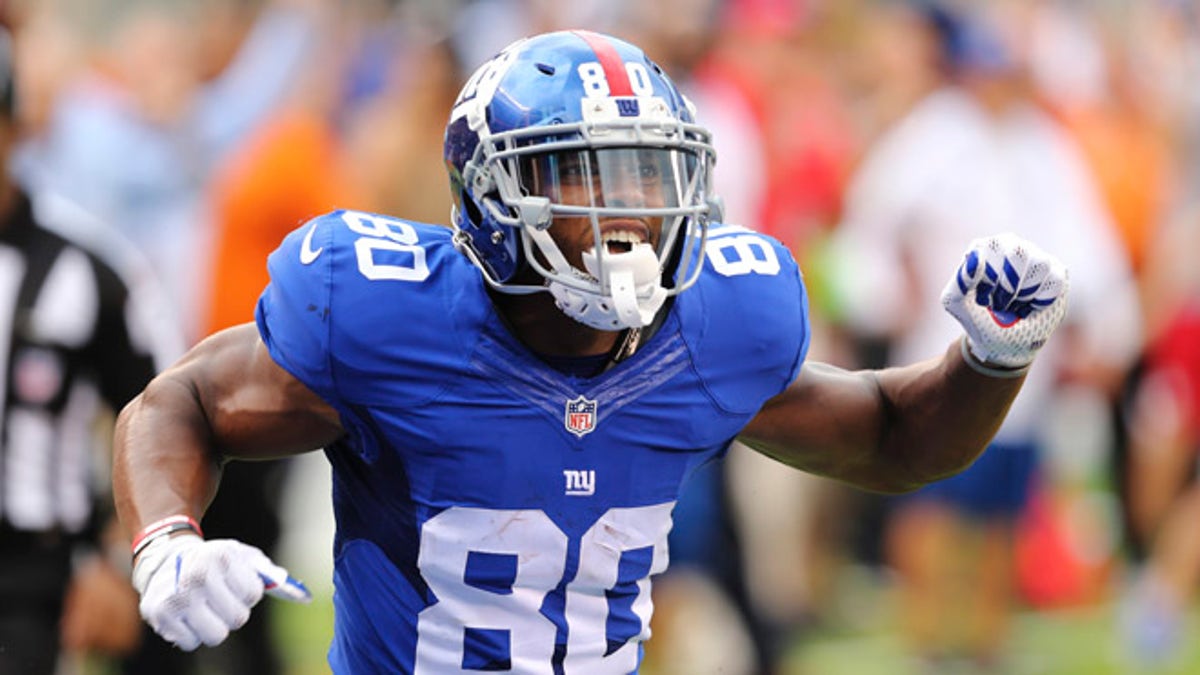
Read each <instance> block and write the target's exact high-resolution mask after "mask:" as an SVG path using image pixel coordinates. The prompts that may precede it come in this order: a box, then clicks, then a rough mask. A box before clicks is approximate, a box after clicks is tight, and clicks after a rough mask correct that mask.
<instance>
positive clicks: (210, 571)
mask: <svg viewBox="0 0 1200 675" xmlns="http://www.w3.org/2000/svg"><path fill="white" fill-rule="evenodd" d="M260 570H261V571H263V573H267V574H269V575H270V576H271V577H272V578H280V579H282V578H286V577H287V571H286V570H284V569H283V568H281V567H279V566H278V565H276V564H275V563H273V562H271V560H270V559H269V558H268V557H267V556H266V554H264V553H263V552H262V551H260V550H259V549H257V548H255V547H253V546H249V545H247V544H243V543H241V542H239V541H234V540H232V539H216V540H213V541H205V540H204V539H201V538H200V537H198V536H196V535H194V534H185V535H175V536H171V537H161V538H159V539H156V540H155V541H153V542H151V543H150V545H149V546H147V547H146V548H145V550H143V551H142V552H141V553H140V554H139V555H138V559H137V564H136V565H134V568H133V586H134V588H136V589H137V591H138V593H140V594H141V596H142V600H141V603H140V604H139V605H138V610H139V611H140V612H141V614H142V618H144V619H145V620H146V623H148V624H150V627H151V628H153V629H154V631H155V632H156V633H158V634H159V635H161V636H162V638H163V639H164V640H167V641H168V642H172V643H174V644H175V645H176V646H178V647H179V648H180V649H183V650H185V651H192V650H193V649H196V648H197V647H199V646H200V645H201V644H206V645H209V646H210V647H211V646H214V645H217V644H220V643H221V642H222V641H223V640H224V639H225V638H226V637H228V636H229V632H230V631H231V630H235V629H237V628H240V627H242V625H244V624H245V623H246V621H247V620H249V618H250V609H251V608H252V607H254V605H256V604H258V601H259V600H261V599H262V596H263V592H264V588H265V583H264V580H263V576H262V575H261V574H260Z"/></svg>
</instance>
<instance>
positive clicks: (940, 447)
mask: <svg viewBox="0 0 1200 675" xmlns="http://www.w3.org/2000/svg"><path fill="white" fill-rule="evenodd" d="M1021 381H1022V378H1011V379H1005V378H993V377H988V376H986V375H982V374H980V373H978V372H976V371H975V370H973V369H971V367H970V366H968V365H967V364H966V363H965V362H964V361H963V356H962V354H961V353H960V348H959V346H958V343H957V342H956V343H955V344H954V345H953V346H952V347H951V348H950V349H949V350H948V351H947V352H946V354H945V355H944V356H943V357H942V358H935V359H930V360H928V361H923V362H921V363H918V364H914V365H911V366H906V367H903V368H890V369H887V370H883V371H857V372H850V371H846V370H842V369H840V368H835V367H833V366H828V365H826V364H821V363H811V364H806V365H805V366H804V369H803V371H802V372H801V375H800V377H799V378H797V380H796V382H795V383H793V384H792V386H791V387H789V388H788V390H787V391H785V392H784V393H783V394H781V395H779V396H777V397H776V398H774V399H772V400H771V401H769V402H768V403H767V405H765V406H764V407H763V409H762V410H761V411H759V414H758V415H757V416H756V417H755V418H754V420H752V421H751V423H750V424H749V425H747V426H746V428H745V430H744V431H743V433H742V434H741V436H740V437H739V438H740V440H742V441H743V442H745V443H746V444H747V445H749V446H751V447H753V448H754V449H756V450H758V451H759V452H762V453H764V454H766V455H769V456H771V457H774V458H775V459H777V460H779V461H781V462H783V463H784V464H787V465H789V466H793V467H796V468H798V469H801V470H803V471H808V472H811V473H815V474H818V475H822V476H827V477H829V478H833V479H836V480H839V481H843V482H846V483H849V484H851V485H855V486H857V487H860V488H863V489H867V490H873V491H877V492H906V491H909V490H913V489H915V488H917V487H920V486H921V485H924V484H925V483H928V482H930V481H932V480H936V479H938V478H942V477H945V476H948V475H950V474H953V473H955V472H957V471H960V470H962V469H963V468H965V467H966V466H967V465H969V464H970V463H971V462H972V461H973V460H974V459H975V457H977V456H978V455H979V453H980V452H981V451H982V450H983V448H984V447H985V446H986V445H987V443H988V441H989V440H990V439H991V438H992V436H993V435H994V434H995V432H996V430H997V429H998V428H999V426H1000V422H1001V421H1002V420H1003V418H1004V415H1005V414H1006V412H1007V411H1008V407H1009V405H1010V404H1011V403H1012V400H1013V398H1014V397H1015V396H1016V393H1017V391H1018V390H1019V389H1020V385H1021Z"/></svg>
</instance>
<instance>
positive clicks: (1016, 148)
mask: <svg viewBox="0 0 1200 675" xmlns="http://www.w3.org/2000/svg"><path fill="white" fill-rule="evenodd" d="M981 12H982V10H981V11H974V12H961V13H960V12H958V11H951V10H950V9H949V8H947V7H943V6H941V5H939V4H936V3H888V4H887V5H885V6H884V8H882V9H880V11H879V12H877V13H875V14H873V15H872V16H871V17H870V19H869V30H870V31H871V33H869V35H868V36H867V37H865V38H864V40H865V41H866V42H867V43H868V44H872V45H874V46H875V48H876V49H878V54H877V57H878V60H871V61H870V62H869V63H867V64H865V69H864V70H865V72H868V73H873V74H875V75H876V76H877V77H878V79H877V80H874V81H873V83H874V85H875V86H876V87H878V90H877V93H876V96H877V97H879V100H880V101H881V104H882V107H881V108H880V109H881V110H882V111H884V116H883V119H885V120H893V121H892V122H891V123H890V124H889V125H888V126H887V130H886V131H885V132H884V134H883V135H882V136H880V137H878V138H877V140H876V141H875V142H874V144H873V147H872V149H871V150H870V151H869V153H868V155H867V156H866V157H865V158H864V161H863V162H862V164H861V165H860V167H859V169H858V171H857V174H856V176H855V177H854V179H853V180H852V182H851V184H850V188H849V190H848V193H847V202H846V208H845V213H844V219H843V222H842V224H841V225H840V226H839V229H838V230H837V232H836V234H835V237H836V250H837V251H838V253H840V254H841V255H842V256H844V257H843V259H842V262H843V263H844V264H845V265H846V266H847V269H848V270H853V272H852V273H847V274H846V275H845V279H846V283H844V284H843V285H842V287H841V288H842V291H843V293H844V295H843V296H842V297H843V298H844V299H845V301H846V307H845V310H846V311H845V317H846V320H847V322H848V326H849V327H850V328H851V329H852V330H853V331H854V332H855V333H856V334H857V335H859V336H861V337H865V338H868V339H873V340H882V341H884V343H885V344H886V345H887V360H888V361H889V362H892V363H903V362H910V361H912V360H914V359H916V358H920V357H921V356H927V355H929V354H933V353H936V350H937V349H938V345H942V344H945V342H946V341H947V340H949V339H950V338H951V329H952V327H953V324H952V322H950V321H947V320H946V319H945V317H944V316H942V315H941V314H942V310H941V307H940V306H938V304H937V303H936V302H933V301H929V302H927V303H926V305H925V309H924V310H923V311H916V312H914V311H912V305H911V302H910V301H907V300H906V298H913V297H917V298H935V297H937V296H938V294H939V293H940V290H941V288H942V285H943V284H944V283H945V279H944V278H943V273H942V270H944V269H946V268H947V267H948V266H952V265H953V263H954V261H955V260H956V259H957V258H958V257H959V256H960V255H961V252H962V249H963V248H964V247H965V246H966V244H967V242H969V241H970V240H971V239H973V238H975V237H977V236H982V235H983V234H985V233H986V232H990V231H1004V230H1009V231H1013V232H1017V233H1018V234H1024V235H1026V236H1029V237H1031V238H1032V239H1034V240H1036V241H1037V242H1039V244H1040V245H1043V246H1045V247H1047V248H1050V249H1053V250H1061V251H1063V258H1064V261H1065V262H1066V264H1067V266H1068V268H1069V269H1070V271H1071V283H1072V307H1071V312H1070V314H1069V315H1068V318H1067V321H1068V322H1069V323H1070V324H1072V325H1073V326H1075V328H1074V329H1072V330H1070V331H1068V333H1069V334H1070V335H1072V336H1073V340H1064V344H1070V346H1069V348H1068V349H1056V350H1055V351H1053V352H1052V353H1050V354H1047V357H1046V358H1045V359H1043V360H1042V361H1040V362H1039V365H1038V367H1036V368H1034V369H1033V371H1032V372H1031V374H1030V376H1029V378H1028V380H1027V382H1026V385H1025V388H1024V389H1023V391H1022V393H1021V395H1020V396H1019V397H1018V399H1017V402H1016V403H1015V404H1014V406H1013V409H1012V411H1011V412H1010V414H1009V416H1008V418H1007V420H1006V422H1005V424H1004V426H1003V427H1002V428H1001V430H1000V432H999V434H998V435H997V437H996V439H995V440H994V442H993V443H992V445H991V447H989V449H988V450H987V452H985V453H984V455H983V456H982V457H981V458H980V459H979V460H978V461H977V462H976V463H975V465H973V466H972V467H971V468H970V469H968V470H967V471H966V472H964V473H963V474H961V475H959V476H956V477H954V478H952V479H948V480H945V481H942V482H939V483H936V484H933V485H931V486H928V487H926V488H925V489H923V490H920V491H918V492H917V493H915V494H913V495H911V496H907V497H904V498H901V499H899V500H897V501H895V502H894V504H893V505H892V506H893V510H892V513H891V516H890V520H889V530H888V542H887V550H888V555H889V558H890V560H891V561H892V562H893V564H894V565H895V566H896V568H897V571H898V572H899V573H900V579H899V581H900V593H901V596H900V611H901V615H900V620H901V623H902V629H903V630H904V632H905V634H906V637H907V640H908V642H909V643H910V645H911V647H912V648H913V649H914V650H915V653H916V655H917V657H918V658H919V659H920V662H921V663H922V664H924V665H922V666H921V668H931V669H936V668H938V667H941V666H942V665H944V663H945V662H946V661H947V660H953V659H957V658H959V657H963V658H966V659H967V660H968V661H969V662H971V663H974V664H975V665H976V666H979V667H984V668H994V667H998V666H999V664H1000V663H1001V662H1002V661H1003V659H1004V656H1005V653H1004V645H1005V639H1006V634H1007V630H1006V629H1007V624H1008V619H1009V613H1010V611H1011V609H1012V604H1013V603H1014V601H1015V600H1016V596H1015V589H1014V587H1013V576H1014V566H1013V565H1014V537H1015V536H1016V527H1017V525H1018V522H1019V518H1020V517H1021V516H1022V514H1023V511H1024V509H1025V507H1026V505H1027V504H1028V503H1029V499H1030V497H1031V495H1032V494H1033V491H1034V488H1035V477H1036V475H1037V470H1036V467H1037V464H1038V453H1039V434H1040V427H1039V411H1044V410H1046V409H1047V406H1048V401H1049V400H1050V399H1049V398H1048V397H1049V396H1050V395H1051V393H1052V392H1053V386H1054V385H1053V382H1054V379H1055V378H1056V377H1058V376H1059V375H1060V373H1059V372H1056V370H1058V371H1061V370H1062V369H1069V370H1071V371H1072V372H1076V373H1086V374H1088V375H1089V376H1090V375H1091V373H1092V372H1093V369H1094V368H1095V364H1097V363H1100V362H1103V363H1106V364H1107V365H1108V366H1109V367H1111V368H1112V369H1114V370H1115V371H1116V372H1118V373H1119V372H1120V371H1121V368H1122V367H1124V365H1125V364H1127V363H1128V362H1129V360H1130V359H1131V358H1132V355H1133V354H1134V353H1135V350H1136V348H1137V338H1138V336H1137V334H1136V311H1137V304H1136V298H1135V296H1134V295H1133V293H1132V288H1131V285H1130V277H1129V272H1128V266H1127V263H1126V260H1125V258H1124V257H1123V256H1122V255H1121V252H1120V248H1119V247H1118V245H1117V243H1116V242H1115V240H1114V236H1113V231H1112V226H1111V224H1110V222H1109V217H1108V214H1107V213H1106V211H1105V210H1104V208H1103V205H1102V204H1101V202H1100V201H1099V198H1098V196H1097V194H1096V190H1095V187H1094V185H1093V184H1092V183H1091V182H1090V181H1091V178H1090V176H1089V174H1088V173H1087V169H1086V166H1085V165H1084V164H1083V162H1082V159H1081V158H1080V156H1079V153H1078V150H1077V149H1076V148H1075V147H1074V146H1073V145H1072V144H1071V143H1070V141H1069V139H1068V137H1067V136H1066V135H1065V133H1064V132H1063V131H1062V130H1061V129H1060V128H1059V127H1057V125H1056V124H1054V122H1053V121H1052V120H1051V119H1050V118H1049V117H1048V116H1047V115H1046V114H1045V113H1043V112H1042V111H1041V110H1039V109H1038V108H1037V107H1036V106H1035V105H1033V104H1032V102H1031V100H1030V97H1029V95H1028V89H1027V83H1026V80H1025V70H1024V68H1023V65H1022V59H1023V54H1022V53H1021V52H1019V51H1018V50H1017V49H1016V44H1017V43H1015V42H1014V41H1013V39H1012V35H1010V34H1008V33H1006V32H1005V31H1007V30H1011V29H1012V28H1013V26H1012V25H1010V24H1008V23H1007V22H1001V21H1000V20H998V19H997V18H995V17H992V16H990V15H989V16H984V14H982V13H981ZM1004 18H1006V19H1007V18H1011V17H1007V16H1006V17H1004ZM877 31H882V32H881V33H880V32H877ZM1114 316H1119V317H1121V318H1120V319H1114V318H1113V317H1114ZM1102 317H1103V318H1102ZM1114 326H1130V327H1131V330H1130V331H1121V330H1114ZM1067 355H1070V357H1071V359H1070V362H1068V361H1067V360H1065V359H1064V357H1065V356H1067Z"/></svg>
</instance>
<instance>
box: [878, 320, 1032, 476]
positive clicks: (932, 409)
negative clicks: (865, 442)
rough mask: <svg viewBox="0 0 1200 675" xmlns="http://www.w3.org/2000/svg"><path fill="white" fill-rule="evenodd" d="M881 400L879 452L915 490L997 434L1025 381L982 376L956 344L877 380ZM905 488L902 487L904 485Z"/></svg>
mask: <svg viewBox="0 0 1200 675" xmlns="http://www.w3.org/2000/svg"><path fill="white" fill-rule="evenodd" d="M876 377H877V381H878V383H879V389H880V392H881V397H882V405H881V414H882V416H883V417H882V424H881V427H880V429H881V435H880V443H879V449H878V452H879V453H880V454H881V455H882V456H883V457H885V458H887V461H886V462H884V463H883V464H884V465H885V466H888V465H890V466H893V467H894V469H895V470H896V476H897V478H898V482H899V483H901V485H899V486H898V487H900V488H901V489H914V488H917V487H920V486H921V485H924V484H926V483H929V482H932V481H934V480H938V479H941V478H946V477H948V476H951V475H953V474H955V473H958V472H959V471H962V470H963V469H965V468H966V467H967V466H969V465H970V464H971V462H973V461H974V460H975V459H976V458H977V457H978V456H979V454H980V453H981V452H983V450H984V448H985V447H987V444H988V443H989V442H990V441H991V440H992V438H993V437H994V436H995V434H996V431H998V430H999V428H1000V424H1001V423H1002V422H1003V421H1004V417H1005V416H1006V415H1007V414H1008V409H1009V407H1010V406H1011V405H1012V402H1013V399H1014V398H1016V395H1017V393H1018V392H1019V391H1020V389H1021V385H1022V384H1023V383H1024V380H1025V378H1024V376H1023V375H1021V376H1017V377H995V376H989V375H985V374H982V373H980V372H978V371H977V370H975V369H973V368H971V367H970V366H969V365H968V364H967V363H966V361H965V359H964V356H963V354H962V350H961V348H960V346H959V343H958V341H955V342H954V344H952V345H951V346H950V348H949V349H947V351H946V353H945V355H944V356H943V357H942V358H941V359H940V360H936V361H934V362H932V363H931V364H930V363H927V364H918V365H916V366H910V367H908V368H898V369H889V370H884V371H880V372H879V373H877V374H876ZM905 483H906V485H905Z"/></svg>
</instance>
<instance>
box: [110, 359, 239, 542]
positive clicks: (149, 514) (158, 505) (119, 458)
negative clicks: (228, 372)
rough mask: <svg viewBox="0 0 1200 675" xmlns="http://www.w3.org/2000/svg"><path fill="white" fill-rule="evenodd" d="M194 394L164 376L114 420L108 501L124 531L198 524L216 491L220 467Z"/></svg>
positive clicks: (155, 381)
mask: <svg viewBox="0 0 1200 675" xmlns="http://www.w3.org/2000/svg"><path fill="white" fill-rule="evenodd" d="M209 447H210V442H209V432H208V427H207V424H206V423H205V419H204V415H203V411H202V409H201V408H200V406H199V403H198V402H197V400H196V397H195V395H194V394H193V392H192V391H191V390H190V388H189V387H187V386H186V385H185V384H183V383H181V382H179V381H177V380H175V379H172V378H171V377H170V376H169V375H167V376H161V377H159V378H158V379H156V380H154V381H153V382H152V383H151V384H150V385H149V386H148V387H147V388H146V390H145V391H144V392H142V394H141V395H140V396H138V397H137V398H135V399H134V400H133V401H131V402H130V403H129V405H127V406H126V407H125V408H124V410H122V411H121V414H120V415H119V416H118V418H117V424H116V429H115V434H114V440H113V496H114V499H115V501H116V507H117V515H118V516H119V517H120V519H121V522H122V524H123V525H124V526H125V528H126V529H127V531H129V532H137V531H139V530H141V529H142V528H143V527H145V526H146V525H147V524H149V523H151V522H154V521H156V520H158V519H160V518H163V517H166V516H170V515H175V514H186V515H189V516H191V517H193V518H195V519H196V520H197V521H199V520H200V517H201V515H203V513H204V509H205V508H206V507H207V505H208V503H209V502H210V501H211V500H212V497H213V495H214V494H215V492H216V486H217V481H218V477H219V475H220V465H219V463H218V460H217V459H216V455H215V454H214V453H213V452H212V451H211V450H210V449H209Z"/></svg>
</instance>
